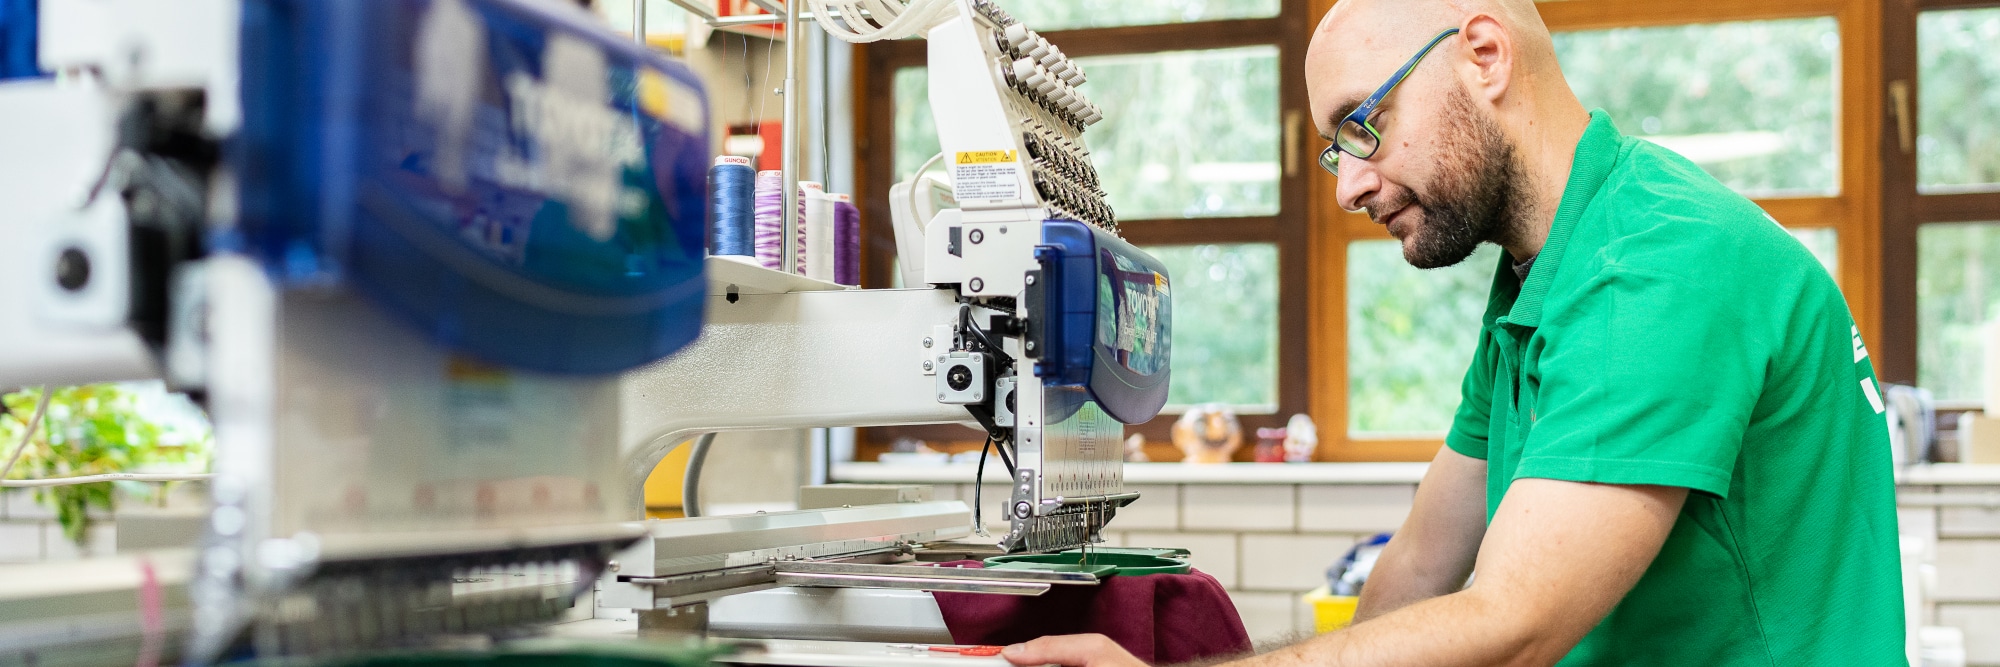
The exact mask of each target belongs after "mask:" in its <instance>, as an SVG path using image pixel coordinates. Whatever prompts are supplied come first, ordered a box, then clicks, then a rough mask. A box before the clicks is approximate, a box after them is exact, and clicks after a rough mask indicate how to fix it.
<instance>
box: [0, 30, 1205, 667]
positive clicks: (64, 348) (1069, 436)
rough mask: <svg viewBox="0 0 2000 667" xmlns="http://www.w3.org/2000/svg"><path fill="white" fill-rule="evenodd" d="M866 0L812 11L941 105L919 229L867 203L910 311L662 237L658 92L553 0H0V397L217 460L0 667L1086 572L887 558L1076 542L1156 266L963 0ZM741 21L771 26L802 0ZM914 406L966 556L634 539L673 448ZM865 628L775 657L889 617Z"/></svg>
mask: <svg viewBox="0 0 2000 667" xmlns="http://www.w3.org/2000/svg"><path fill="white" fill-rule="evenodd" d="M868 4H870V5H871V6H874V7H875V9H876V11H877V13H875V14H869V13H867V12H865V11H863V9H862V8H860V7H859V6H857V4H856V3H853V2H836V3H822V2H813V3H812V5H813V12H812V13H811V16H812V18H813V19H815V20H817V21H818V22H819V24H820V25H821V26H822V27H823V28H826V29H828V30H829V31H830V33H831V34H834V35H836V36H839V37H842V38H844V39H867V38H870V37H871V36H872V37H873V38H881V37H882V36H884V35H887V34H891V33H902V34H904V35H908V34H917V33H925V32H927V33H928V34H929V36H930V37H931V59H932V70H931V72H932V74H931V75H932V77H933V88H932V89H933V91H934V92H936V93H938V94H940V95H943V94H944V92H943V91H946V90H949V91H950V93H949V95H948V96H947V97H936V98H934V100H933V102H934V105H935V106H936V108H937V109H939V113H938V118H939V129H940V135H941V137H942V138H943V144H944V147H945V149H946V154H945V156H947V157H949V158H950V160H949V164H950V168H951V175H952V179H953V183H954V186H953V191H954V192H953V194H954V195H955V198H956V201H957V204H958V208H946V209H944V210H937V209H936V208H935V207H933V208H931V209H929V210H925V211H923V213H922V214H921V215H917V214H916V213H917V212H916V211H914V210H913V211H910V214H909V215H904V216H899V219H898V221H897V232H898V236H899V237H902V238H899V244H910V246H911V247H914V248H918V249H920V250H919V251H917V252H916V253H915V254H912V255H908V256H906V258H905V266H906V268H907V267H913V266H914V267H916V268H917V270H918V271H919V272H920V273H919V274H917V275H919V276H920V279H919V281H918V282H916V283H912V284H916V285H919V286H918V287H914V288H910V289H898V290H855V289H848V288H843V287H841V286H839V285H834V284H831V283H825V282H822V281H816V280H811V279H808V278H805V277H802V276H798V275H795V274H791V273H786V272H780V271H772V270H769V269H764V268H761V267H755V266H748V265H745V264H743V263H739V262H736V261H734V260H730V259H726V258H718V257H704V254H705V253H704V251H703V239H704V236H705V230H704V229H703V227H702V221H703V219H704V214H703V213H704V212H703V202H702V190H703V181H704V170H705V168H706V167H707V165H708V164H709V162H710V159H711V158H712V153H711V140H710V137H709V136H708V131H707V128H708V127H709V125H710V122H709V118H708V105H707V100H706V94H705V92H704V90H703V87H702V85H701V84H700V82H699V81H698V80H697V79H696V78H695V77H694V76H693V75H692V74H691V73H690V72H689V71H688V70H687V69H686V68H685V66H683V65H682V64H680V63H678V62H676V61H673V60H669V59H666V58H664V57H661V56H659V55H657V54H655V53H653V52H650V51H648V50H646V49H644V48H642V47H640V46H637V45H634V44H631V43H629V42H628V41H626V40H625V39H624V38H621V37H619V36H617V35H615V34H612V33H609V32H608V31H606V30H605V29H604V28H603V27H602V26H601V25H599V24H598V23H597V22H595V21H594V20H593V17H591V16H590V15H588V14H587V13H585V12H583V11H582V10H579V9H577V8H576V7H574V6H572V5H569V4H568V3H561V2H552V1H547V0H337V1H336V0H184V1H183V2H177V3H168V4H162V3H157V2H153V1H151V0H42V2H40V3H39V4H38V5H37V7H38V9H39V15H38V16H32V17H30V19H29V20H30V21H31V22H32V23H33V26H34V30H29V31H22V30H19V29H18V28H19V26H20V23H19V22H20V20H21V17H20V16H18V15H11V14H10V15H8V16H7V17H6V21H7V23H5V24H0V35H4V36H5V37H4V39H5V40H7V41H6V42H5V44H0V46H5V47H7V48H4V49H0V51H4V52H6V53H9V54H15V53H19V52H22V48H23V47H24V44H25V45H26V48H29V49H30V50H32V52H33V53H35V54H36V57H35V58H34V59H33V62H32V63H29V65H28V66H25V67H24V66H22V65H21V63H19V62H16V60H18V58H12V57H11V56H10V59H9V60H7V61H6V62H4V63H0V65H4V66H0V202H4V204H0V205H4V206H5V207H6V209H5V211H6V215H4V216H0V279H4V280H5V281H6V282H7V283H8V284H9V285H14V286H18V289H11V290H8V291H6V292H4V293H0V310H4V311H6V312H8V313H10V316H9V317H6V318H0V387H9V388H11V387H15V386H25V385H33V384H42V383H58V384H64V383H82V382H96V381H107V380H122V379H139V378H164V379H165V380H166V381H167V382H168V383H169V385H170V386H171V387H173V388H175V389H176V390H179V391H185V392H188V393H189V394H191V395H194V396H196V397H198V398H199V399H200V400H201V401H202V402H203V404H204V405H205V407H206V408H207V409H208V411H209V413H210V416H211V418H212V420H213V422H214V424H215V429H216V451H215V463H214V474H213V477H212V479H211V480H210V489H211V494H212V501H213V509H212V510H211V511H210V513H209V516H208V520H207V521H206V524H205V526H204V529H203V530H204V534H203V536H202V537H201V539H200V543H199V545H198V546H196V547H194V548H193V549H191V550H188V551H183V552H163V553H159V554H150V555H141V556H134V557H126V558H120V559H113V560H104V561H89V562H85V563H80V564H74V565H65V566H60V567H56V566H49V567H45V568H30V569H25V570H13V571H10V572H6V573H4V576H0V607H4V608H6V609H8V610H24V611H22V612H21V614H22V615H18V616H17V615H9V614H4V613H0V663H6V662H11V661H15V660H19V661H22V662H32V663H36V664H55V663H56V662H57V661H56V660H55V659H56V658H61V659H62V661H71V662H74V663H75V664H110V663H123V662H131V661H132V660H133V658H134V656H136V657H137V659H138V661H139V662H141V663H145V662H147V661H148V660H153V661H158V660H179V661H186V662H191V663H207V662H216V661H223V660H237V659H248V658H275V657H284V656H327V655H340V654H347V653H351V652H354V651H361V650H367V649H371V648H377V647H409V646H427V645H432V644H434V643H435V642H436V641H437V640H438V639H439V638H441V637H448V636H455V635H466V634H475V635H486V636H490V637H508V636H515V635H520V634H523V633H534V632H544V631H547V629H548V627H549V626H550V624H552V623H555V622H557V621H561V620H580V619H587V618H589V617H591V616H593V615H603V616H605V617H606V618H611V617H618V616H619V615H620V614H622V613H625V612H620V611H618V610H620V609H636V610H639V614H638V618H639V621H640V622H639V623H638V624H637V625H639V626H641V627H643V628H646V629H649V630H660V631H663V632H664V631H670V630H681V631H687V632H692V633H697V634H699V633H701V632H703V631H705V630H706V625H707V624H706V620H705V619H706V618H707V616H708V610H709V607H708V602H709V601H711V600H718V599H722V598H724V597H725V596H730V595H738V594H743V593H750V592H755V591H762V590H765V589H771V588H777V587H783V588H787V589H790V590H795V591H810V593H801V594H802V595H837V594H834V593H828V591H829V590H834V589H842V588H847V589H862V590H863V591H876V593H857V594H856V595H853V596H846V598H844V599H848V600H849V601H850V602H852V603H853V605H850V606H848V607H845V608H847V609H849V610H850V611H851V612H853V613H850V614H848V616H846V617H845V618H854V619H862V617H863V616H864V615H865V614H863V613H862V612H860V611H858V610H862V609H866V608H868V607H867V605H869V604H875V603H877V602H879V603H882V604H890V605H896V604H900V603H899V602H897V601H898V600H901V601H902V602H909V601H910V600H912V599H915V600H916V601H917V602H918V603H921V599H918V598H909V597H908V595H907V594H905V593H899V592H898V591H911V592H920V591H929V590H952V591H978V592H990V593H998V594H1015V595H1033V594H1037V593H1040V592H1042V591H1046V590H1048V589H1049V588H1050V587H1051V586H1055V585H1091V584H1094V583H1095V579H1093V578H1092V577H1091V576H1090V575H1087V574H1079V573H1063V572H1027V571H1022V572H1011V573H1009V572H985V573H980V572H972V571H956V570H939V569H934V568H923V567H918V566H915V565H912V564H911V563H910V561H912V560H913V559H918V558H924V559H936V558H941V557H945V556H950V555H953V554H962V553H965V552H967V551H966V550H968V549H970V551H971V552H977V551H983V550H990V551H994V552H998V551H1011V552H1024V551H1037V552H1038V551H1059V550H1063V549H1069V548H1074V547H1079V546H1087V545H1089V544H1091V543H1092V542H1095V541H1097V540H1099V539H1100V538H1099V537H1098V533H1099V531H1100V530H1101V529H1102V528H1103V526H1104V525H1105V523H1106V522H1107V521H1109V520H1110V519H1111V517H1112V516H1113V515H1114V514H1115V512H1116V511H1117V508H1119V507H1121V506H1122V505H1124V504H1126V503H1129V502H1130V501H1131V500H1132V499H1133V498H1135V497H1136V494H1133V493H1130V492H1128V491H1126V490H1125V489H1124V486H1123V479H1122V470H1121V465H1122V464H1121V463H1120V447H1119V442H1120V440H1121V436H1122V426H1121V424H1122V423H1136V422H1140V421H1144V420H1147V419H1150V418H1152V417H1153V416H1154V415H1155V414H1156V413H1157V412H1158V411H1159V410H1160V408H1161V407H1162V405H1163V404H1164V402H1165V397H1166V392H1167V383H1168V370H1167V368H1168V350H1169V337H1168V332H1169V328H1168V326H1169V322H1170V319H1171V306H1170V303H1171V302H1170V298H1169V282H1168V279H1167V275H1166V272H1165V270H1164V269H1163V268H1161V267H1160V265H1159V263H1158V262H1157V261H1156V260H1154V259H1153V258H1152V257H1150V256H1148V255H1146V254H1145V253H1144V252H1142V251H1139V250H1138V249H1136V248H1134V247H1133V246H1131V245H1130V244H1128V243H1126V242H1124V241H1123V240H1121V239H1119V238H1118V236H1117V234H1116V228H1115V222H1114V218H1113V217H1112V214H1111V211H1110V210H1109V208H1108V207H1106V206H1104V205H1103V193H1102V191H1101V190H1100V189H1098V187H1097V185H1096V178H1095V176H1094V172H1093V171H1091V167H1090V163H1089V160H1088V153H1087V151H1086V150H1085V149H1084V147H1083V144H1082V132H1083V130H1084V129H1085V127H1087V126H1088V125H1089V124H1090V123H1093V122H1096V120H1097V119H1099V118H1101V117H1102V112H1101V111H1100V110H1098V109H1097V108H1096V107H1095V106H1094V105H1090V104H1089V103H1088V102H1087V101H1085V100H1084V99H1083V97H1082V96H1081V94H1079V93H1077V92H1076V89H1075V86H1076V85H1078V84H1081V83H1083V73H1082V70H1081V69H1080V68H1079V67H1076V66H1075V65H1074V64H1073V63H1070V62H1069V61H1068V60H1067V59H1066V58H1064V57H1063V56H1062V55H1061V53H1060V51H1059V50H1057V49H1055V48H1054V47H1053V46H1051V45H1049V44H1047V42H1046V40H1042V39H1041V38H1039V37H1038V36H1036V35H1035V34H1034V33H1033V32H1032V31H1028V30H1026V29H1025V27H1022V26H1020V24H1019V23H1018V22H1015V21H1014V20H1013V19H1011V18H1010V17H1008V16H1007V15H1006V14H1005V13H1004V12H1001V11H999V10H998V9H997V8H995V7H993V6H991V5H990V4H988V3H987V2H985V1H984V0H920V1H919V2H915V3H911V4H909V5H907V6H906V7H905V8H904V10H903V11H902V12H901V13H899V14H895V15H891V13H890V12H888V11H887V8H886V6H884V5H879V4H877V3H868ZM642 6H643V5H642ZM771 8H772V9H775V10H777V11H779V12H781V13H782V16H783V20H784V21H786V22H787V28H788V33H789V34H791V35H800V34H801V33H800V32H798V30H799V29H800V28H801V27H803V26H804V25H805V24H803V23H801V21H802V19H804V18H805V17H806V16H807V14H806V13H805V12H803V11H802V8H801V7H798V6H791V7H778V6H775V5H773V6H772V7H771ZM698 13H699V12H698ZM864 17H867V18H865V19H864ZM774 20H775V19H774ZM871 21H873V22H874V23H871ZM635 24H637V25H643V24H644V21H643V20H638V21H635ZM864 28H867V29H865V30H864ZM24 35H25V36H24ZM24 40H25V41H24ZM795 45H796V40H794V41H793V42H791V43H788V45H787V48H788V50H789V51H791V52H792V53H793V55H792V57H791V65H793V66H795V65H796V64H797V62H798V58H799V57H800V56H799V55H798V54H799V53H800V49H798V48H796V46H795ZM796 79H797V77H796V76H795V75H794V74H788V75H787V86H786V89H787V90H798V89H797V88H796V87H795V85H796V84H795V82H796ZM808 97H809V96H807V95H804V94H796V95H788V96H787V98H788V100H789V101H790V102H791V104H793V105H801V104H804V103H805V100H806V99H807V98H808ZM795 111H796V108H793V109H788V110H787V117H788V119H793V118H796V113H795ZM786 134H787V137H786V146H785V149H784V150H785V151H786V156H785V162H786V165H787V169H786V172H787V188H786V195H785V196H786V205H785V207H784V210H785V216H786V222H785V225H784V229H785V230H786V233H787V234H788V235H789V234H791V233H792V232H791V230H793V229H795V224H794V222H795V220H794V218H795V216H796V215H797V214H796V210H797V207H796V206H794V205H793V204H795V203H796V202H795V201H794V200H795V198H796V197H797V194H796V190H797V188H796V187H795V186H794V185H793V184H794V183H796V182H797V181H798V180H799V179H798V176H799V173H798V168H797V167H798V159H797V157H798V150H799V147H798V146H797V143H796V137H795V135H796V133H792V132H787V133H786ZM917 186H918V184H915V183H913V184H910V187H917ZM922 187H934V186H930V185H928V182H926V184H923V185H922ZM906 190H907V188H906ZM782 247H784V248H785V250H786V252H787V253H791V252H794V248H795V244H794V243H792V242H791V239H790V238H787V239H786V241H785V243H784V244H783V246H782ZM792 259H793V258H792V257H786V258H785V260H784V261H783V262H782V263H781V264H780V265H781V266H787V267H790V266H795V265H796V264H795V263H794V262H793V261H792ZM918 423H966V424H971V425H975V426H976V427H977V428H979V429H980V430H983V431H984V432H985V434H986V438H987V439H988V441H989V445H990V446H992V447H994V448H996V450H997V452H998V455H999V456H998V458H1000V459H1001V464H1002V465H1004V466H1006V467H1007V468H1008V470H1009V473H1010V476H1011V477H1012V479H1013V480H1014V482H1015V483H1014V484H1013V485H1012V491H1011V494H1010V497H1008V498H1004V499H1001V498H996V499H992V500H994V501H996V502H995V503H994V504H995V507H994V508H993V509H994V510H995V511H1001V512H1004V513H1005V515H1006V516H1007V517H1008V519H1009V521H1010V522H1011V526H1010V530H1009V532H1008V534H1007V535H1005V536H1002V537H1000V538H999V539H998V540H997V542H998V545H997V547H992V546H990V547H984V548H969V547H965V546H963V545H944V544H942V543H944V542H946V541H949V540H953V539H956V538H962V537H965V536H967V535H968V534H969V533H971V531H972V530H973V526H974V522H973V521H972V520H971V517H970V516H968V514H970V513H969V512H968V511H967V508H966V507H965V506H964V505H963V504H962V503H958V502H956V501H949V502H897V503H878V504H864V505H855V506H841V507H827V508H822V509H807V510H801V511H799V512H792V513H779V514H768V515H752V516H740V517H707V518H697V519H689V520H683V521H670V522H669V521H660V522H642V521H637V520H638V519H639V518H640V513H641V501H640V495H639V489H640V486H641V484H642V482H643V480H644V478H645V476H646V475H647V474H648V473H649V472H650V471H651V470H652V469H653V468H654V467H655V465H656V464H657V463H658V461H659V460H660V458H661V457H662V456H663V455H664V454H665V453H666V452H667V451H668V450H669V449H671V448H672V447H673V446H675V445H677V444H678V443H681V442H684V441H686V440H688V439H689V438H692V437H695V436H697V435H700V434H708V433H713V432H716V431H720V430H730V429H766V428H802V427H824V426H849V425H853V426H860V425H894V424H918ZM10 444H11V443H10ZM842 504H843V505H852V503H842ZM881 591H887V592H881ZM870 595H874V596H876V597H873V598H871V597H869V596H870ZM898 595H904V596H905V597H902V598H898V597H896V596H898ZM916 595H918V596H921V595H922V594H921V593H916ZM764 599H774V598H764ZM579 600H589V601H590V602H589V603H588V604H586V605H583V606H581V607H579V606H578V605H577V604H576V603H577V601H579ZM869 600H874V601H875V602H869ZM884 601H887V602H884ZM843 604H845V603H843ZM855 605H858V606H855ZM807 607H810V605H807ZM801 608H805V607H801ZM896 608H898V609H909V608H911V607H909V606H908V605H903V606H899V607H896ZM918 608H921V604H919V605H918ZM878 618H892V619H893V618H898V617H896V616H894V614H889V615H886V616H882V615H878ZM919 620H921V619H919ZM912 622H913V623H916V624H918V625H921V623H919V622H917V621H912ZM804 623H805V624H807V625H811V624H812V623H815V622H814V621H805V622H804ZM894 623H895V621H891V622H888V623H887V624H885V623H884V622H881V621H879V620H872V619H863V620H857V621H856V622H855V623H852V624H843V622H842V621H840V620H839V619H828V622H826V623H824V624H823V625H825V626H826V627H825V628H822V629H818V630H815V629H813V628H811V627H806V628H803V629H801V628H799V627H796V626H793V627H792V630H791V631H790V632H793V633H794V634H796V633H804V634H808V635H814V636H811V637H806V638H808V639H835V638H847V639H854V638H869V637H875V638H890V637H899V636H906V635H908V634H909V632H911V631H912V630H913V629H912V628H910V627H896V626H895V625H894ZM569 625H570V626H573V627H581V626H579V625H578V624H569ZM781 625H783V624H781ZM915 630H917V631H920V632H929V631H933V630H934V629H925V628H916V629H915ZM571 634H575V632H571ZM585 634H588V633H585ZM836 653H837V651H836ZM802 659H803V658H802ZM829 660H831V661H832V662H829V664H834V663H838V662H839V661H838V660H837V659H829ZM795 664H813V663H811V662H810V660H808V661H807V662H805V663H795Z"/></svg>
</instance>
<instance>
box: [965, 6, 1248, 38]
mask: <svg viewBox="0 0 2000 667" xmlns="http://www.w3.org/2000/svg"><path fill="white" fill-rule="evenodd" d="M999 5H1000V7H1001V8H1003V9H1006V10H1007V13H1009V14H1013V15H1014V18H1017V19H1020V20H1021V22H1022V23H1026V24H1028V27H1029V28H1033V29H1034V30H1035V31H1037V32H1045V31H1049V30H1068V29H1071V28H1108V27H1111V26H1121V25H1158V24H1161V23H1193V22H1195V21H1217V20H1221V19H1249V18H1265V17H1270V16H1277V15H1278V0H1001V2H1000V3H999Z"/></svg>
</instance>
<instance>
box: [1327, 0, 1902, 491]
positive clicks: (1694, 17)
mask: <svg viewBox="0 0 2000 667" xmlns="http://www.w3.org/2000/svg"><path fill="white" fill-rule="evenodd" d="M1333 4H1334V3H1333V1H1332V0H1314V2H1313V12H1314V14H1315V15H1319V14H1323V13H1325V11H1326V10H1328V9H1331V8H1332V6H1333ZM1537 7H1538V8H1539V9H1540V10H1541V15H1542V21H1543V22H1544V23H1546V24H1547V25H1548V27H1549V30H1550V31H1551V32H1570V31H1580V30H1605V29H1611V28H1636V27H1656V26H1670V25H1690V24H1698V23H1721V22H1730V21H1757V20H1771V19H1793V18H1809V17H1816V16H1831V17H1834V19H1835V20H1836V21H1838V22H1839V30H1840V66H1839V73H1840V81H1839V82H1838V84H1837V90H1838V91H1839V95H1840V103H1839V105H1838V107H1837V108H1838V109H1839V110H1840V111H1839V117H1838V119H1837V120H1836V121H1835V122H1836V125H1837V126H1838V128H1839V132H1838V136H1839V142H1840V143H1839V148H1838V151H1839V154H1840V156H1841V158H1840V172H1839V174H1840V175H1839V183H1840V192H1839V194H1836V195H1833V196H1819V197H1785V198H1759V199H1754V201H1755V202H1756V203H1757V204H1758V205H1759V206H1761V207H1763V208H1764V210H1765V211H1766V212H1767V213H1769V214H1770V215H1771V217H1773V218H1775V219H1777V220H1778V222H1779V223H1780V224H1783V225H1785V226H1786V227H1790V228H1795V229H1808V228H1831V229H1834V230H1836V231H1837V232H1838V233H1839V235H1840V250H1839V251H1840V266H1839V275H1838V276H1837V278H1838V279H1839V281H1840V283H1841V286H1842V291H1843V292H1845V293H1846V295H1847V298H1848V305H1849V307H1850V308H1851V309H1852V310H1853V311H1854V317H1855V322H1856V324H1857V325H1858V326H1859V327H1860V328H1861V331H1862V335H1863V337H1864V339H1866V340H1871V341H1872V340H1877V339H1879V338H1880V336H1881V329H1880V322H1881V321H1882V319H1881V316H1880V313H1881V300H1880V298H1879V297H1880V292H1879V289H1878V287H1877V286H1878V285H1879V284H1880V283H1881V271H1882V268H1881V253H1880V232H1879V227H1880V217H1879V216H1878V215H1876V212H1877V211H1878V210H1879V207H1878V200H1879V193H1880V187H1879V184H1880V174H1879V172H1880V166H1879V165H1878V164H1877V163H1876V161H1874V160H1871V159H1868V158H1869V157H1871V151H1869V150H1867V149H1868V148H1869V147H1873V146H1875V145H1877V142H1878V141H1879V138H1878V134H1879V132H1880V129H1879V127H1880V122H1881V121H1880V119H1879V117H1880V114H1881V107H1880V106H1879V104H1876V103H1875V98H1874V96H1873V95H1872V94H1870V91H1872V90H1874V89H1875V88H1876V87H1877V82H1878V81H1879V80H1880V78H1881V75H1880V72H1881V67H1880V66H1879V65H1880V56H1879V53H1880V51H1879V44H1878V41H1877V39H1876V33H1875V26H1876V25H1878V23H1879V16H1880V7H1879V5H1877V4H1876V3H1875V2H1872V1H1871V0H1739V1H1737V2H1728V3H1720V2H1700V3H1690V2H1684V1H1674V0H1563V1H1559V2H1542V3H1539V4H1538V5H1537ZM1315 23H1317V22H1316V21H1315ZM1308 30H1310V27H1308ZM1315 140H1317V139H1315ZM1314 150H1317V147H1314ZM1334 188H1335V182H1334V180H1333V179H1332V178H1321V179H1315V181H1314V184H1313V189H1312V193H1311V194H1312V197H1313V204H1312V206H1313V209H1312V210H1313V212H1314V220H1313V224H1312V232H1313V235H1312V236H1313V240H1312V246H1313V253H1312V256H1313V258H1314V260H1315V261H1314V263H1313V270H1314V276H1313V283H1314V285H1315V286H1316V287H1317V289H1316V290H1315V292H1314V293H1315V294H1317V295H1318V298H1317V299H1316V300H1315V301H1314V303H1313V309H1312V318H1311V319H1312V324H1313V330H1312V334H1311V340H1312V341H1313V346H1314V347H1313V350H1312V355H1311V358H1312V359H1313V360H1314V373H1313V377H1314V378H1316V379H1317V381H1319V382H1321V383H1322V385H1321V386H1322V387H1323V389H1322V390H1321V391H1318V392H1316V393H1315V394H1314V396H1315V398H1316V400H1315V402H1314V406H1313V407H1314V410H1313V419H1314V421H1317V422H1318V423H1320V424H1321V427H1320V438H1321V441H1322V444H1321V460H1334V461H1428V460H1430V459H1431V457H1432V456H1435V455H1436V454H1437V450H1438V448H1439V447H1440V446H1442V445H1443V444H1444V441H1443V439H1442V437H1441V436H1439V437H1427V438H1376V437H1368V436H1355V435H1352V434H1349V433H1348V432H1347V423H1348V414H1347V408H1348V401H1347V398H1348V372H1347V343H1348V339H1347V333H1348V331H1347V321H1346V315H1347V285H1346V281H1347V246H1348V244H1349V243H1352V242H1355V241H1367V240H1380V239H1389V238H1391V237H1390V236H1389V235H1388V233H1387V232H1386V231H1385V230H1383V229H1382V228H1381V227H1380V226H1379V225H1376V224H1374V223H1373V222H1371V221H1370V220H1369V219H1368V218H1367V216H1365V215H1362V214H1358V213H1348V212H1346V211H1343V210H1341V209H1340V208H1339V206H1338V205H1337V204H1335V203H1334V202H1335V197H1334ZM1469 334H1470V332H1468V335H1469ZM1912 354H1914V352H1912ZM1329 434H1337V435H1338V437H1329ZM1329 445H1330V446H1329Z"/></svg>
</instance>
